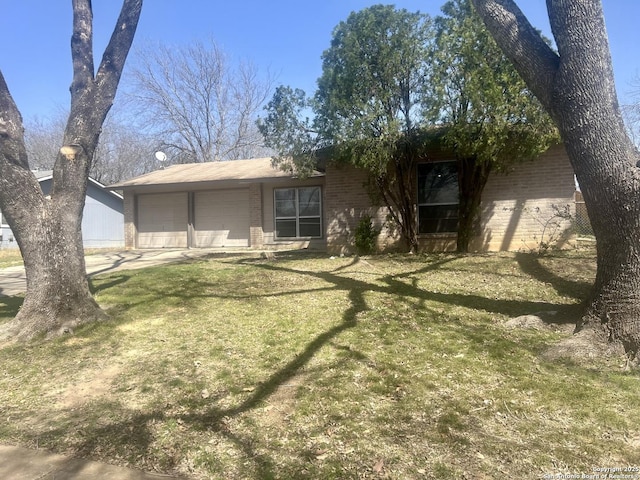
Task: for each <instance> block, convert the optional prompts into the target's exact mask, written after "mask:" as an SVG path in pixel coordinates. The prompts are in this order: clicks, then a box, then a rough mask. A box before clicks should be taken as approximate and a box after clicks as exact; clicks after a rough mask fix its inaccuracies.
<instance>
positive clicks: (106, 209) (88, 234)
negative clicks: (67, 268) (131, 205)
mask: <svg viewBox="0 0 640 480" xmlns="http://www.w3.org/2000/svg"><path fill="white" fill-rule="evenodd" d="M33 173H34V174H35V176H36V178H37V179H38V181H39V182H40V187H41V188H42V191H43V192H44V194H45V195H47V194H48V193H49V191H50V190H51V181H52V178H53V176H52V171H51V170H42V171H35V172H33ZM82 238H83V241H84V246H85V247H87V248H107V247H113V248H118V247H124V206H123V201H122V196H121V195H119V194H118V193H116V192H114V191H112V190H108V189H107V188H105V186H104V185H102V184H101V183H100V182H98V181H96V180H94V179H92V178H89V183H88V185H87V197H86V199H85V205H84V213H83V216H82ZM17 247H18V244H17V243H16V240H15V238H14V236H13V232H12V231H11V228H10V227H9V225H8V224H7V223H6V219H5V218H4V216H3V215H2V212H0V248H17Z"/></svg>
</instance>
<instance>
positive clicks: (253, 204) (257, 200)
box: [249, 183, 264, 248]
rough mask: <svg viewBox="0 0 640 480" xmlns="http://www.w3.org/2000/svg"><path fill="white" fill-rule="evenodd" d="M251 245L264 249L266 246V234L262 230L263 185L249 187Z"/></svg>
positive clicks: (256, 184) (257, 184) (254, 184)
mask: <svg viewBox="0 0 640 480" xmlns="http://www.w3.org/2000/svg"><path fill="white" fill-rule="evenodd" d="M249 222H250V225H249V230H250V231H249V235H250V236H249V245H250V246H252V247H256V248H258V247H262V245H263V244H264V232H263V230H262V185H261V184H259V183H252V184H251V185H249Z"/></svg>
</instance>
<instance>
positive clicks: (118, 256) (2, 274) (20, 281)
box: [0, 248, 254, 297]
mask: <svg viewBox="0 0 640 480" xmlns="http://www.w3.org/2000/svg"><path fill="white" fill-rule="evenodd" d="M251 251H252V252H254V250H251ZM212 253H229V252H226V251H224V250H221V249H219V248H218V249H206V248H203V249H194V250H186V249H176V250H167V249H163V250H126V251H121V252H108V253H99V254H95V255H88V256H86V257H85V263H86V265H87V274H88V275H89V276H93V275H97V274H99V273H105V272H112V271H116V270H129V269H135V268H145V267H151V266H154V265H161V264H164V263H172V262H180V261H182V260H191V259H194V258H199V257H203V256H206V255H209V254H212ZM236 253H238V252H237V251H236ZM26 289H27V281H26V277H25V273H24V267H9V268H2V269H0V296H5V297H10V296H13V295H18V294H20V293H24V292H25V291H26Z"/></svg>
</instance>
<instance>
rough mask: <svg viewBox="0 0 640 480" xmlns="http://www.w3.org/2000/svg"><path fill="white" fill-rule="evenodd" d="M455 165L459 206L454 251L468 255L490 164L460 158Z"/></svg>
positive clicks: (474, 159)
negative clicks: (456, 168)
mask: <svg viewBox="0 0 640 480" xmlns="http://www.w3.org/2000/svg"><path fill="white" fill-rule="evenodd" d="M457 163H458V185H459V188H460V205H459V207H458V237H457V243H456V250H457V251H458V253H468V252H469V243H470V242H471V239H472V238H473V236H474V233H475V224H476V220H477V218H478V213H479V210H480V204H481V202H482V192H483V190H484V187H485V185H486V184H487V180H489V173H491V163H489V162H481V161H478V160H477V159H476V158H473V157H471V158H460V159H458V162H457Z"/></svg>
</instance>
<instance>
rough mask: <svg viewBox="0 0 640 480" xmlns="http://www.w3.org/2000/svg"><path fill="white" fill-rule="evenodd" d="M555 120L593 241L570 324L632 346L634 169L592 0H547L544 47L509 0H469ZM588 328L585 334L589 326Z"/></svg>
mask: <svg viewBox="0 0 640 480" xmlns="http://www.w3.org/2000/svg"><path fill="white" fill-rule="evenodd" d="M473 1H474V4H475V5H476V7H477V9H478V12H479V14H480V15H481V17H483V19H484V21H485V23H486V25H487V28H488V29H489V31H490V32H491V33H492V35H493V36H494V38H495V39H496V41H497V43H498V45H500V46H501V48H502V49H503V50H504V51H505V53H506V55H507V56H509V58H510V59H511V60H512V61H513V62H514V65H515V66H516V68H517V69H518V71H519V72H520V74H521V75H522V77H523V78H524V80H525V82H526V83H527V85H528V86H529V88H531V90H532V91H533V92H534V93H535V94H536V96H537V97H538V98H539V99H540V101H541V102H542V103H543V105H544V106H545V108H546V109H547V110H548V112H549V113H550V115H551V117H552V118H553V119H554V121H555V122H556V124H557V126H558V129H559V131H560V134H561V136H562V139H563V141H564V144H565V146H566V149H567V153H568V155H569V158H570V160H571V163H572V165H573V168H574V171H575V173H576V176H577V178H578V182H579V183H580V186H581V189H582V192H583V194H584V199H585V204H586V206H587V211H588V213H589V218H590V219H591V223H592V226H593V231H594V233H595V236H596V240H597V274H596V281H595V285H594V289H593V295H592V298H591V301H590V303H589V306H588V308H587V311H586V314H585V316H584V317H583V319H582V321H581V322H579V323H578V325H577V332H583V333H585V334H587V333H588V334H590V336H591V338H601V339H606V340H608V341H613V342H618V343H621V344H622V345H623V346H624V348H625V349H626V351H627V353H628V354H629V355H630V356H631V357H635V356H636V354H637V353H638V349H639V348H640V288H639V287H640V169H639V168H638V167H636V163H637V162H638V160H639V157H638V154H637V153H636V151H635V148H634V146H633V144H632V142H631V141H630V139H629V138H628V136H627V134H626V131H625V128H624V124H623V121H622V117H621V114H620V110H619V107H618V102H617V96H616V92H615V86H614V81H613V70H612V66H611V57H610V53H609V46H608V40H607V34H606V29H605V25H604V16H603V13H602V5H601V3H600V1H598V0H547V6H548V9H549V18H550V21H551V28H552V30H553V34H554V37H555V40H556V43H557V46H558V53H557V54H556V53H555V52H553V51H552V50H551V49H550V48H549V47H548V45H547V44H546V43H545V42H544V41H543V40H542V39H541V37H540V35H539V34H538V33H537V32H536V31H535V30H534V29H533V28H532V26H531V25H530V24H529V23H528V21H527V19H526V18H525V17H524V15H523V14H522V12H521V11H520V10H519V9H518V8H517V7H516V5H515V4H514V3H513V2H512V1H511V0H473ZM591 334H593V335H591Z"/></svg>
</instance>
